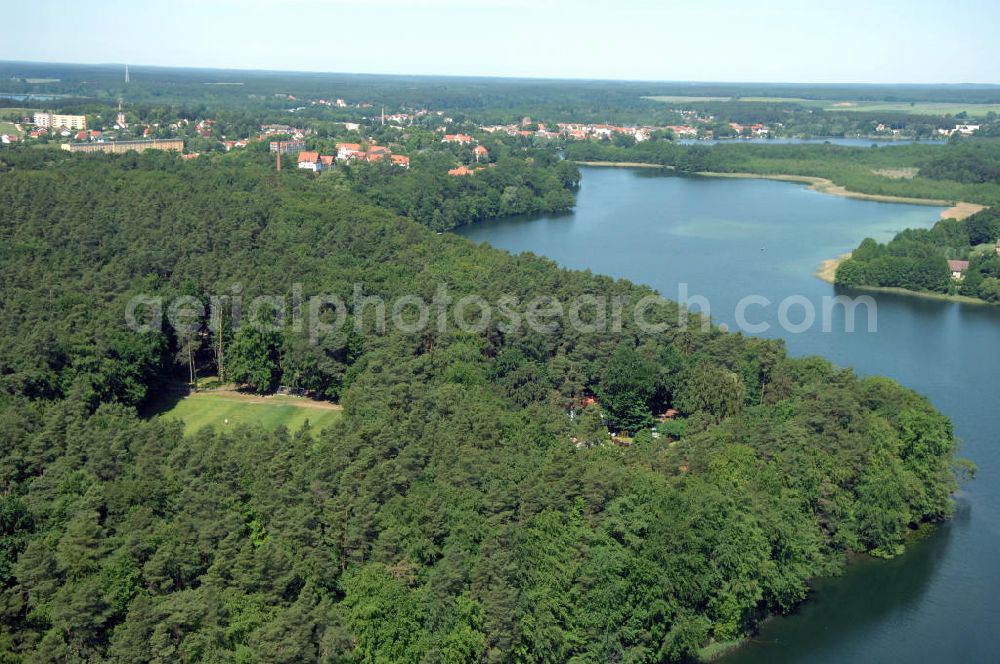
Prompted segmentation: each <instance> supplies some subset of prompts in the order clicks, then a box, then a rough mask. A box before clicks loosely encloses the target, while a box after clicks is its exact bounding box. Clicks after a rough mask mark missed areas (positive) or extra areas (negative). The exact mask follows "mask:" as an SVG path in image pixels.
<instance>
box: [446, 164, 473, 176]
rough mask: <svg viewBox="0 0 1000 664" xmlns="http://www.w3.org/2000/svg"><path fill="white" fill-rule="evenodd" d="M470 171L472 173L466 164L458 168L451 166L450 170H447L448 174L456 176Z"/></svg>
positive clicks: (467, 173) (469, 173) (468, 173)
mask: <svg viewBox="0 0 1000 664" xmlns="http://www.w3.org/2000/svg"><path fill="white" fill-rule="evenodd" d="M472 173H473V171H472V169H471V168H468V167H467V166H459V167H458V168H453V169H451V170H450V171H448V175H454V176H458V177H460V176H463V175H472Z"/></svg>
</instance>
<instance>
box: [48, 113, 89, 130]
mask: <svg viewBox="0 0 1000 664" xmlns="http://www.w3.org/2000/svg"><path fill="white" fill-rule="evenodd" d="M35 125H36V126H38V127H50V128H53V129H59V128H60V127H65V128H66V129H86V128H87V118H86V116H83V115H62V114H60V113H35Z"/></svg>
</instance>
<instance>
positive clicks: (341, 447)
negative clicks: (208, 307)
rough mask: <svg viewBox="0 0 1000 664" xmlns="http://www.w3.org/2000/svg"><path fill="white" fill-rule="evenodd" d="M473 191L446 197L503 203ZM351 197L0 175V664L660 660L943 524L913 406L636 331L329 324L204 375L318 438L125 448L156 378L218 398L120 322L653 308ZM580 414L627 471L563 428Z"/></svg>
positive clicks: (321, 189) (952, 482)
mask: <svg viewBox="0 0 1000 664" xmlns="http://www.w3.org/2000/svg"><path fill="white" fill-rule="evenodd" d="M538 168H539V169H540V170H539V171H538V173H537V174H536V175H537V176H538V177H543V176H544V177H555V178H556V179H558V178H559V177H560V175H559V174H561V176H562V177H563V179H564V182H563V184H564V185H566V186H571V185H572V184H573V181H574V177H575V176H574V171H573V170H572V169H570V168H568V167H558V166H556V165H549V166H543V165H539V166H538ZM490 170H491V171H495V173H496V174H495V176H494V175H488V174H485V173H484V174H483V175H484V176H486V177H484V178H483V182H482V184H476V185H472V184H469V185H468V186H469V187H472V188H473V189H472V190H470V191H468V192H464V193H463V192H458V193H457V194H456V193H455V192H450V191H448V192H445V195H446V196H448V197H451V196H453V195H457V196H458V197H459V198H460V199H462V200H468V201H470V202H469V205H473V203H472V202H471V201H479V200H483V201H487V202H484V203H479V202H476V203H475V206H477V207H478V206H480V205H486V206H489V205H492V203H489V201H490V200H491V197H492V196H494V195H495V192H497V191H499V192H500V195H501V199H500V200H502V197H503V195H504V194H505V192H506V187H508V186H521V185H510V184H509V183H508V182H505V181H504V179H505V178H515V177H519V173H518V172H514V171H510V172H508V171H507V170H506V169H505V167H504V166H503V165H502V164H500V163H498V165H497V166H496V167H495V169H490ZM520 175H524V174H523V173H520ZM359 177H361V176H360V175H357V174H345V175H344V176H342V177H341V176H338V177H336V178H327V177H320V178H312V177H306V176H305V175H304V174H302V173H295V172H286V173H282V174H281V176H280V177H279V176H277V175H276V174H275V173H274V171H273V170H272V169H271V168H270V164H269V163H268V162H266V161H264V160H262V159H261V158H260V156H259V155H256V154H254V153H252V152H248V153H246V154H242V155H228V156H227V158H224V159H204V158H203V159H195V160H191V161H183V160H181V159H179V158H178V157H176V156H175V155H168V154H160V153H156V152H153V151H151V152H147V153H144V154H142V155H136V154H128V155H123V156H100V155H98V156H80V155H67V154H62V153H58V152H56V153H53V152H51V151H46V150H36V149H17V150H13V149H12V150H5V151H3V152H0V211H2V212H0V280H2V283H3V284H4V286H3V289H2V291H0V311H2V316H0V339H2V341H3V343H0V455H2V459H3V464H2V466H0V468H2V471H0V489H2V490H0V660H2V661H5V662H29V661H30V662H83V661H115V662H140V661H141V662H167V661H169V662H195V661H198V662H201V661H207V662H308V661H324V662H334V661H339V662H468V661H487V662H501V661H538V662H564V661H574V662H606V661H629V662H661V661H681V660H684V659H687V658H689V657H691V656H692V655H693V654H694V653H696V652H697V651H698V649H699V648H701V647H702V646H704V645H705V644H707V643H709V642H710V641H713V640H714V641H728V640H732V639H735V638H738V637H740V636H742V635H745V634H748V633H750V632H752V631H753V629H754V628H755V626H756V625H757V624H758V622H759V621H760V620H761V619H762V618H763V617H764V616H766V615H767V614H768V613H769V612H785V611H788V610H790V609H791V608H792V607H794V606H795V605H796V604H797V603H798V602H800V601H802V600H803V599H804V598H805V597H806V595H807V593H808V583H809V580H810V579H811V578H813V577H815V576H817V575H820V574H825V573H830V572H835V571H836V570H837V569H839V567H840V566H841V565H842V563H843V562H844V560H845V558H846V557H847V555H848V554H850V553H851V552H869V553H872V554H874V555H879V556H892V555H895V554H898V553H900V552H901V551H902V550H903V547H904V545H905V542H906V539H907V536H908V534H909V533H911V532H912V530H913V529H914V528H915V527H917V526H919V525H920V524H922V523H926V522H933V521H936V520H939V519H942V518H945V517H947V516H948V515H949V514H950V511H951V509H952V506H951V494H952V492H953V491H954V490H955V488H956V486H957V479H958V477H959V476H960V474H961V473H960V472H959V471H960V469H961V468H963V467H964V466H962V464H960V463H959V462H958V461H956V458H955V451H956V440H955V438H954V435H953V432H952V428H951V425H950V423H949V421H948V420H947V419H946V418H945V417H944V416H942V415H941V414H940V413H938V412H937V411H935V410H934V408H933V407H932V406H931V405H930V403H929V402H928V401H927V400H926V399H924V398H922V397H920V396H918V395H916V394H914V393H912V392H910V391H908V390H906V389H903V388H902V387H900V386H899V385H897V384H895V383H893V382H892V381H889V380H887V379H882V378H866V379H858V378H857V377H856V376H855V375H854V373H853V372H852V371H851V370H849V369H837V368H834V367H833V366H831V365H830V364H829V363H828V362H826V361H824V360H822V359H819V358H803V359H792V358H789V357H788V356H787V355H786V353H785V350H784V347H783V344H782V343H781V342H779V341H775V340H765V339H756V338H746V337H743V336H740V335H734V334H727V333H723V332H720V331H719V330H717V329H716V328H714V327H711V326H708V327H705V328H703V327H702V326H701V325H700V320H699V319H698V318H697V317H694V318H692V319H690V320H689V319H688V317H687V314H683V313H682V312H680V311H678V309H677V307H676V305H674V304H672V303H668V302H662V301H661V302H660V303H659V306H658V307H657V308H655V310H654V312H653V313H651V314H650V317H652V318H655V319H656V320H658V321H661V322H662V323H663V324H664V329H663V330H662V331H661V332H656V333H652V332H642V331H641V330H640V329H638V328H637V326H636V324H635V322H634V321H632V320H630V319H629V317H627V316H626V317H625V318H624V320H623V325H622V329H621V330H615V329H611V328H601V327H599V326H598V327H595V328H594V329H593V331H587V332H584V331H579V330H578V329H575V328H574V327H573V326H572V325H569V324H565V323H564V322H563V321H561V320H560V321H559V322H558V323H557V324H556V325H554V326H553V327H552V328H551V329H550V332H549V333H539V332H537V331H534V332H533V331H531V330H529V329H526V328H523V327H517V328H514V329H506V328H503V327H502V326H500V325H497V324H491V325H489V326H487V327H486V329H484V330H482V331H478V332H469V331H463V330H461V329H459V328H458V326H456V325H455V324H453V323H451V322H449V323H448V324H447V325H446V326H444V327H440V328H439V327H436V326H433V327H431V328H429V329H426V330H424V331H421V332H418V333H408V332H406V331H404V330H402V329H399V328H397V327H389V328H387V329H385V330H384V331H380V330H379V329H378V326H377V314H376V313H374V312H373V310H372V309H371V308H368V309H365V308H363V307H359V306H355V305H353V304H350V305H347V309H348V310H347V311H346V312H343V313H344V314H345V316H346V320H345V323H344V325H343V326H341V327H339V328H337V329H336V330H335V331H334V332H332V333H331V334H329V335H328V336H325V337H323V338H322V339H321V340H320V341H319V343H310V342H309V340H308V339H306V338H304V333H303V331H302V330H296V329H295V327H294V326H292V325H285V326H282V327H280V328H279V329H277V330H275V331H272V332H267V333H264V332H257V331H255V330H254V328H252V327H249V326H240V327H238V328H235V327H234V326H233V325H232V322H233V321H232V320H231V319H224V320H223V323H224V325H223V331H222V336H223V341H224V346H225V348H226V352H227V358H228V359H227V360H226V362H227V368H226V371H228V372H231V374H230V377H231V378H234V379H236V377H235V376H233V375H232V374H233V373H240V372H243V373H242V375H240V376H239V379H240V382H245V383H246V384H247V385H248V386H249V387H251V388H253V389H259V390H267V389H271V388H272V387H273V386H274V385H275V384H276V383H278V382H281V383H284V384H290V385H295V386H301V387H304V388H307V389H308V390H309V391H310V392H311V393H313V394H314V395H315V396H317V397H321V398H327V399H336V400H339V401H340V402H341V403H342V404H343V406H344V409H345V410H344V416H343V417H342V418H341V419H340V420H338V421H337V423H336V424H335V425H334V426H333V427H331V428H329V429H325V430H323V431H322V432H319V431H316V430H312V429H310V428H308V427H307V428H304V429H303V430H300V431H285V430H279V431H269V430H264V429H262V428H252V427H247V428H235V429H227V430H225V431H213V430H210V429H206V430H202V431H201V432H199V433H198V434H196V435H193V436H189V437H185V436H184V435H183V427H182V425H180V424H177V423H170V422H167V421H164V420H161V419H157V418H148V417H143V416H142V413H144V412H145V409H146V408H147V407H148V405H149V403H150V402H151V401H152V400H154V399H156V398H157V397H159V396H160V395H161V393H162V392H163V390H164V385H165V384H166V383H168V382H174V381H176V380H177V378H178V377H179V376H181V375H186V374H187V370H186V369H185V368H183V367H182V366H181V365H182V363H183V362H184V361H185V360H184V358H189V357H192V356H194V357H196V358H197V361H198V362H199V363H200V364H201V365H202V366H203V367H205V368H212V367H214V368H215V369H217V364H216V363H217V358H216V356H215V353H214V352H213V349H214V348H215V347H216V345H217V343H216V342H217V341H218V339H217V338H216V337H215V335H216V330H215V328H214V326H213V325H211V322H210V321H209V320H208V319H207V318H206V317H205V316H204V315H194V316H193V323H192V325H191V326H183V327H182V326H177V327H176V328H174V327H170V326H167V327H165V328H162V329H161V328H155V329H153V330H152V331H148V332H143V333H140V332H135V331H132V330H131V329H129V328H128V327H127V326H126V324H125V319H126V317H125V312H126V308H127V303H128V302H129V301H130V300H131V298H133V297H134V296H136V295H139V294H145V295H147V296H159V297H162V298H164V299H165V301H177V299H178V298H180V297H181V296H191V297H195V298H198V299H199V300H201V301H205V300H207V299H208V298H209V297H210V296H212V295H230V296H232V295H233V294H234V293H237V292H238V293H240V294H241V295H242V297H244V298H245V299H247V300H249V298H251V297H253V296H255V295H260V294H271V295H273V294H279V295H289V294H292V293H293V292H294V291H295V289H296V288H299V289H301V291H302V294H303V295H304V296H306V297H308V296H310V295H314V294H320V293H336V294H339V295H341V296H343V297H344V299H345V300H346V301H348V302H350V301H351V300H350V294H351V292H352V290H353V289H354V287H355V285H356V284H359V285H360V287H361V289H362V290H363V292H364V294H365V295H371V296H380V297H383V298H386V299H390V298H393V297H398V296H403V295H417V296H419V297H421V298H423V299H425V300H427V301H430V300H431V299H432V298H433V297H434V294H435V292H436V290H437V289H438V288H439V287H440V286H441V285H445V286H447V288H448V289H449V291H450V292H451V293H452V294H453V296H454V297H460V296H462V295H467V294H479V295H481V296H484V297H486V298H495V297H496V296H498V295H500V294H506V295H509V296H511V297H512V298H513V300H512V301H513V303H514V304H512V305H511V306H512V307H513V309H514V310H515V311H521V310H522V309H523V308H524V306H525V302H526V301H527V300H529V299H530V298H532V297H534V296H537V295H548V296H551V297H553V298H555V299H556V300H559V301H568V300H569V299H571V298H573V297H578V296H581V295H593V296H595V297H598V296H600V297H605V296H613V297H616V298H620V301H621V302H623V303H625V304H624V308H625V310H628V308H629V306H630V304H631V303H635V302H637V301H639V300H640V299H641V298H644V297H647V296H650V295H652V293H651V292H650V291H649V290H648V289H646V288H643V287H640V286H636V285H633V284H630V283H628V282H625V281H620V280H612V279H610V278H605V277H600V276H595V275H592V274H589V273H584V272H574V271H568V270H563V269H560V268H558V267H557V266H556V265H554V264H553V263H552V262H550V261H548V260H545V259H542V258H539V257H535V256H531V255H521V256H511V255H508V254H506V253H503V252H499V251H495V250H493V249H490V248H488V247H476V246H473V245H472V244H471V243H469V242H467V241H465V240H463V239H461V238H458V237H455V236H451V235H447V234H445V235H437V234H435V232H433V231H432V230H430V229H428V228H426V227H424V226H423V225H421V224H420V223H416V222H414V221H413V220H412V219H407V218H405V217H404V216H401V215H413V216H416V217H418V218H420V217H421V216H422V215H426V213H425V212H423V211H422V210H425V209H430V208H431V207H434V205H435V204H436V203H435V202H433V201H431V202H426V203H424V202H421V198H420V196H422V195H423V191H422V190H423V189H424V188H425V186H427V187H430V188H431V189H432V190H433V188H434V187H437V186H439V183H437V182H436V181H435V182H432V183H430V184H425V179H427V178H429V177H430V176H427V175H421V173H420V169H419V168H417V167H416V165H415V167H414V169H413V172H412V173H411V174H408V175H405V176H403V177H404V178H406V179H404V180H401V182H405V183H406V184H405V185H402V186H401V187H400V188H399V189H400V190H402V192H403V193H400V191H399V190H397V189H396V188H394V187H390V186H386V185H385V180H384V178H386V177H389V176H388V175H385V174H382V173H379V172H373V173H372V174H371V177H372V178H373V180H372V182H371V183H370V184H367V185H365V186H362V185H360V184H359V183H358V181H357V178H359ZM366 177H368V176H366ZM476 177H480V176H478V175H477V176H476ZM534 177H535V175H530V174H529V178H534ZM489 178H496V179H495V180H492V179H489ZM456 180H457V179H456ZM471 181H472V180H470V182H471ZM456 186H457V185H456ZM463 186H465V185H463ZM526 186H527V185H526ZM553 190H555V189H553ZM407 191H409V192H410V193H405V192H407ZM435 195H436V194H435ZM466 195H468V196H469V198H468V199H465V198H463V197H464V196H466ZM425 204H426V205H427V206H428V207H427V208H424V207H422V205H425ZM491 210H492V208H491ZM504 211H505V210H504V208H502V207H501V208H498V209H497V210H496V212H499V213H502V212H504ZM467 213H468V212H467V211H462V212H460V213H456V215H458V216H456V217H455V219H458V218H459V216H460V215H463V214H467ZM423 221H424V223H425V224H427V223H428V220H427V219H423ZM444 223H445V224H446V223H448V222H447V221H446V222H444ZM429 225H431V226H432V227H442V224H441V223H438V222H435V221H431V222H430V224H429ZM237 285H238V288H237ZM271 313H272V314H275V313H277V312H276V311H272V312H271ZM326 313H327V314H332V313H335V312H329V311H327V312H326ZM681 321H687V322H690V323H691V324H690V325H681ZM590 395H597V397H598V399H599V401H600V404H601V405H600V408H601V409H602V410H603V411H604V414H605V416H606V418H607V422H608V423H609V424H610V425H611V426H612V427H613V428H622V429H629V430H630V431H631V432H632V433H634V434H635V436H634V441H633V442H632V444H631V445H630V446H627V447H618V446H614V445H610V444H604V443H606V440H607V439H606V436H607V429H606V428H605V424H604V423H603V422H601V421H600V420H599V418H598V417H597V416H596V414H595V412H594V409H593V407H590V408H586V409H584V410H583V411H582V413H581V414H580V416H578V417H576V418H574V419H571V418H570V417H568V415H567V412H568V410H569V409H570V408H572V407H574V406H575V405H576V404H579V403H580V401H581V399H582V398H583V397H587V396H590ZM666 407H673V408H676V409H678V410H679V411H680V419H679V421H678V422H675V423H674V424H673V425H671V426H670V427H664V428H663V430H662V433H659V435H658V437H654V436H653V435H652V432H651V431H650V429H649V428H648V425H650V424H652V423H653V418H652V414H653V413H654V412H659V411H660V409H662V408H666ZM572 437H576V438H577V440H578V441H579V443H583V444H578V445H574V444H573V443H572V442H571V441H572Z"/></svg>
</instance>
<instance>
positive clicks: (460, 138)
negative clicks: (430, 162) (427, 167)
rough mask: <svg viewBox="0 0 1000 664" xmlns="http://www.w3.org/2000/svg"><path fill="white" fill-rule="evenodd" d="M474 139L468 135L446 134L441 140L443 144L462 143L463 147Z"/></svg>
mask: <svg viewBox="0 0 1000 664" xmlns="http://www.w3.org/2000/svg"><path fill="white" fill-rule="evenodd" d="M472 140H473V139H472V137H471V136H469V135H467V134H445V135H444V138H442V139H441V142H442V143H461V144H462V145H465V144H468V143H471V142H472Z"/></svg>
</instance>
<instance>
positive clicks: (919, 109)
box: [646, 95, 1000, 118]
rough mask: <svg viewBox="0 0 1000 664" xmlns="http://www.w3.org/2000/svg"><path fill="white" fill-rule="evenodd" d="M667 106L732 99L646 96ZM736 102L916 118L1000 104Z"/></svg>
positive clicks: (976, 113) (978, 112)
mask: <svg viewBox="0 0 1000 664" xmlns="http://www.w3.org/2000/svg"><path fill="white" fill-rule="evenodd" d="M646 99H652V100H654V101H662V102H667V103H675V104H678V103H695V102H703V101H730V100H734V99H735V98H733V97H693V96H692V97H685V96H681V95H666V96H661V97H646ZM737 101H744V102H757V103H774V104H779V103H786V104H801V105H803V106H816V107H818V108H822V109H823V110H826V111H866V112H872V111H886V112H891V113H913V114H919V115H957V114H958V113H962V112H965V113H967V114H968V115H969V116H970V117H977V118H979V117H984V116H985V115H986V114H987V113H990V112H993V113H1000V104H960V103H950V102H930V101H915V102H905V101H846V100H845V101H836V100H831V99H805V98H802V97H740V98H739V99H738V100H737Z"/></svg>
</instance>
